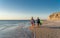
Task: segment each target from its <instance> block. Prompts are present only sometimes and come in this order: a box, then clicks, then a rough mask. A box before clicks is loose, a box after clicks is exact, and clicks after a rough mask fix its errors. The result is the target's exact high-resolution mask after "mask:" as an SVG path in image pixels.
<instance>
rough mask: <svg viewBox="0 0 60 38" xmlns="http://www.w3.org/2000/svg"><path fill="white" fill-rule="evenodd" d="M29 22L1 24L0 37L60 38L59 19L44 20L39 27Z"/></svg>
mask: <svg viewBox="0 0 60 38" xmlns="http://www.w3.org/2000/svg"><path fill="white" fill-rule="evenodd" d="M14 22H15V21H14ZM24 22H25V23H27V24H25V23H24ZM28 22H30V21H28ZM28 22H27V21H23V22H22V24H21V23H19V24H15V23H14V24H10V25H9V24H6V25H3V26H1V25H0V26H1V28H0V38H60V24H59V23H60V22H59V21H56V22H52V21H43V24H42V25H41V26H39V27H38V26H37V25H35V26H31V25H29V24H28ZM27 25H29V26H27Z"/></svg>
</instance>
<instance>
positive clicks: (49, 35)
mask: <svg viewBox="0 0 60 38" xmlns="http://www.w3.org/2000/svg"><path fill="white" fill-rule="evenodd" d="M52 23H53V24H52ZM59 25H60V24H59V22H50V23H49V22H47V23H45V24H43V25H42V26H39V27H38V26H31V27H30V30H31V31H32V32H33V33H35V35H34V37H35V38H60V27H59Z"/></svg>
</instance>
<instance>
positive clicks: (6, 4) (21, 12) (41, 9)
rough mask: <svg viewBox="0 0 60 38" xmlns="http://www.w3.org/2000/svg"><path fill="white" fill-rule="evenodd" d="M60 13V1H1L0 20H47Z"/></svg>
mask: <svg viewBox="0 0 60 38" xmlns="http://www.w3.org/2000/svg"><path fill="white" fill-rule="evenodd" d="M55 12H60V0H0V20H22V19H30V18H31V17H32V16H33V17H34V19H36V18H37V17H40V18H41V19H47V18H48V16H49V15H50V14H52V13H55Z"/></svg>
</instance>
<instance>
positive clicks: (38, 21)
mask: <svg viewBox="0 0 60 38" xmlns="http://www.w3.org/2000/svg"><path fill="white" fill-rule="evenodd" d="M40 21H41V20H40V19H39V17H37V25H38V26H39V25H42V23H41V22H40Z"/></svg>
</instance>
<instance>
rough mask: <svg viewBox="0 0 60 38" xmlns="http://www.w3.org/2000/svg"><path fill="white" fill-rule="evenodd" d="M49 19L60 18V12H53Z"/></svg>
mask: <svg viewBox="0 0 60 38" xmlns="http://www.w3.org/2000/svg"><path fill="white" fill-rule="evenodd" d="M48 20H60V12H58V13H53V14H51V15H50V16H49V17H48Z"/></svg>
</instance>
